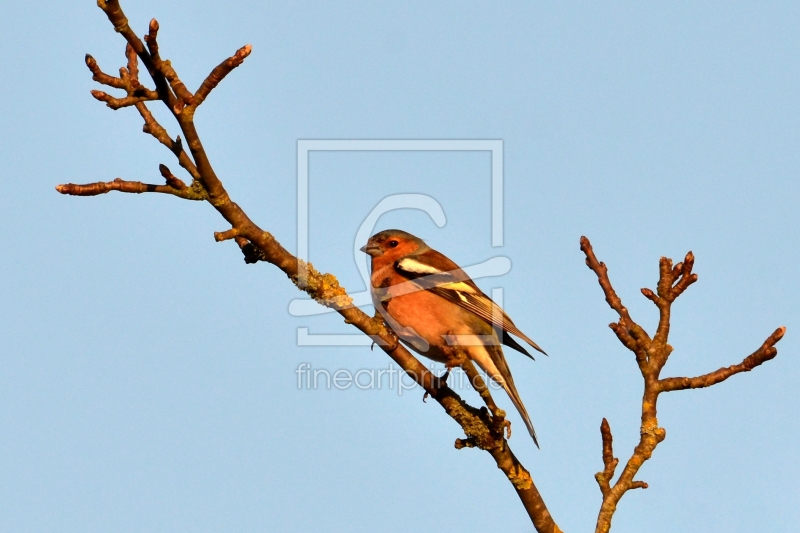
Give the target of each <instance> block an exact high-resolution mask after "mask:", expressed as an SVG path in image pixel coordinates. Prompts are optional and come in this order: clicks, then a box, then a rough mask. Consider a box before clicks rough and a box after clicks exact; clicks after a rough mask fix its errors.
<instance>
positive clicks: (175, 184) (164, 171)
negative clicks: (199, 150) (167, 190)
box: [158, 165, 186, 191]
mask: <svg viewBox="0 0 800 533" xmlns="http://www.w3.org/2000/svg"><path fill="white" fill-rule="evenodd" d="M158 171H159V172H161V175H162V176H163V177H164V179H165V180H167V185H169V186H170V187H172V188H173V189H177V190H179V191H180V190H183V189H185V188H186V184H185V183H184V182H183V181H182V180H181V179H180V178H176V177H175V176H173V175H172V172H170V170H169V168H167V165H158Z"/></svg>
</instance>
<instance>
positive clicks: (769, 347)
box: [659, 327, 786, 392]
mask: <svg viewBox="0 0 800 533" xmlns="http://www.w3.org/2000/svg"><path fill="white" fill-rule="evenodd" d="M784 333H786V328H785V327H779V328H778V329H776V330H775V331H774V332H773V333H772V335H770V336H769V337H767V340H765V341H764V343H763V344H762V345H761V346H760V347H759V348H758V350H756V351H755V352H753V353H751V354H750V355H748V356H747V357H746V358H745V360H744V361H742V362H741V363H739V364H738V365H732V366H729V367H726V368H720V369H719V370H716V371H714V372H710V373H708V374H704V375H702V376H697V377H694V378H665V379H662V380H661V381H660V382H659V387H660V388H661V391H662V392H669V391H674V390H684V389H702V388H704V387H710V386H712V385H716V384H717V383H721V382H723V381H725V380H726V379H728V378H729V377H731V376H733V375H735V374H738V373H740V372H750V371H751V370H753V369H754V368H755V367H757V366H759V365H761V364H762V363H765V362H767V361H769V360H770V359H773V358H774V357H775V356H776V355H778V349H777V348H775V344H777V342H778V341H779V340H781V339H782V338H783V334H784Z"/></svg>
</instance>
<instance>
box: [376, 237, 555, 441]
mask: <svg viewBox="0 0 800 533" xmlns="http://www.w3.org/2000/svg"><path fill="white" fill-rule="evenodd" d="M361 251H362V252H364V253H366V254H369V255H370V256H371V258H372V275H371V283H370V284H371V294H372V301H373V303H374V305H375V308H376V309H377V310H378V311H379V312H381V314H382V315H383V317H384V319H385V321H386V323H387V325H388V326H389V327H390V328H391V329H392V330H393V331H394V332H395V333H396V334H397V336H398V338H399V339H400V340H401V341H403V343H404V344H406V345H407V346H409V347H410V348H411V349H413V350H414V351H416V352H417V353H419V354H421V355H424V356H426V357H428V358H430V359H433V360H434V361H437V362H440V363H445V364H446V365H447V366H448V368H449V367H451V366H457V364H458V363H457V361H454V358H453V348H452V347H453V346H457V347H458V349H459V350H460V351H461V352H463V353H465V355H466V356H467V357H468V358H469V359H471V360H472V361H474V362H475V363H477V364H478V366H479V367H480V368H482V369H483V371H484V372H486V374H487V375H488V376H489V377H490V378H491V379H493V380H494V381H495V382H497V383H498V384H499V385H500V386H502V387H503V389H505V391H506V392H507V393H508V396H509V397H510V398H511V401H512V402H513V403H514V406H515V407H516V408H517V410H518V411H519V414H520V415H521V416H522V419H523V420H524V421H525V425H526V426H527V428H528V432H529V433H530V434H531V437H533V442H534V443H536V445H537V446H538V445H539V444H538V442H537V440H536V433H535V432H534V430H533V424H531V420H530V417H529V416H528V412H527V411H526V410H525V406H524V405H523V403H522V400H521V399H520V397H519V393H518V392H517V388H516V387H515V386H514V379H513V378H512V377H511V371H510V370H509V368H508V364H507V363H506V359H505V357H504V356H503V349H502V348H501V346H500V343H501V342H502V343H503V344H505V345H507V346H510V347H511V348H514V349H515V350H518V351H520V352H522V353H524V354H525V355H527V356H528V357H530V358H531V359H533V357H532V356H531V355H530V354H529V353H528V351H527V350H526V349H525V348H523V347H522V346H520V345H519V343H517V342H516V341H515V340H514V339H513V338H512V337H511V336H510V335H509V333H510V334H513V335H516V336H517V337H519V338H521V339H522V340H524V341H525V342H527V343H528V344H530V345H531V346H532V347H533V348H534V349H536V350H538V351H540V352H542V353H545V352H544V351H543V350H542V349H541V348H539V346H538V345H537V344H536V343H535V342H533V341H532V340H531V339H529V338H528V337H527V336H526V335H525V334H524V333H522V332H521V331H520V330H519V329H518V328H517V327H516V326H515V325H514V323H513V322H512V321H511V319H510V318H508V316H507V315H506V314H505V312H503V310H502V309H501V308H500V306H498V305H497V304H495V303H494V302H493V301H492V300H491V299H490V298H489V297H488V296H486V295H485V294H484V293H483V292H482V291H481V290H480V289H479V288H478V286H477V285H475V282H474V281H472V280H471V279H470V278H469V276H468V275H467V274H466V272H464V271H463V270H461V268H459V266H458V265H457V264H455V263H454V262H453V261H451V260H450V259H448V258H447V257H445V256H444V255H442V254H441V253H439V252H437V251H436V250H434V249H432V248H431V247H429V246H428V245H427V244H425V242H423V241H422V239H419V238H418V237H415V236H414V235H411V234H410V233H406V232H405V231H401V230H386V231H382V232H380V233H377V234H375V235H373V236H372V237H370V239H369V241H368V242H367V244H366V246H364V247H363V248H361ZM493 325H494V327H493Z"/></svg>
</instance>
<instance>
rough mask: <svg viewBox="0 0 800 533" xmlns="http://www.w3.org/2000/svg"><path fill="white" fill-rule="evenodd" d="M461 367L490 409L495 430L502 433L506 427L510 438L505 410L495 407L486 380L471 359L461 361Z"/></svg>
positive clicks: (509, 424)
mask: <svg viewBox="0 0 800 533" xmlns="http://www.w3.org/2000/svg"><path fill="white" fill-rule="evenodd" d="M461 369H462V370H464V373H465V374H466V375H467V378H468V379H469V382H470V383H471V384H472V386H473V387H474V388H475V390H476V391H478V394H480V395H481V398H483V401H484V403H485V404H486V407H488V408H489V411H491V413H492V423H493V425H494V426H495V430H497V431H498V433H500V434H501V435H502V434H503V430H504V429H507V430H508V437H509V438H511V422H509V421H508V420H506V412H505V411H504V410H502V409H500V408H499V407H497V404H496V403H494V399H493V398H492V395H491V393H490V392H489V387H487V386H486V382H485V381H483V376H481V374H480V372H478V369H477V368H475V365H474V364H473V363H472V360H471V359H467V360H466V361H465V362H464V363H462V364H461Z"/></svg>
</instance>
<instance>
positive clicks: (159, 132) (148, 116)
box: [136, 103, 200, 180]
mask: <svg viewBox="0 0 800 533" xmlns="http://www.w3.org/2000/svg"><path fill="white" fill-rule="evenodd" d="M136 110H137V111H138V112H139V114H140V115H141V116H142V118H143V119H144V125H143V126H142V131H143V132H145V133H149V134H150V135H152V136H153V137H155V138H156V139H158V141H159V142H160V143H161V144H163V145H164V146H166V147H167V148H168V149H169V151H170V152H172V153H173V154H175V157H177V158H178V163H180V165H181V166H182V167H183V168H184V169H186V171H187V172H188V173H189V174H190V175H191V176H192V178H194V179H196V180H200V172H198V171H197V167H196V166H195V164H194V162H193V161H192V160H191V159H190V158H189V154H187V153H186V151H185V150H184V149H183V143H182V142H180V137H178V140H172V138H171V137H170V136H169V134H168V133H167V130H165V129H164V128H163V127H162V126H161V124H159V123H158V121H157V120H156V119H155V117H154V116H153V114H152V113H151V112H150V110H149V109H147V106H146V105H145V104H144V103H140V104H137V105H136Z"/></svg>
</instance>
